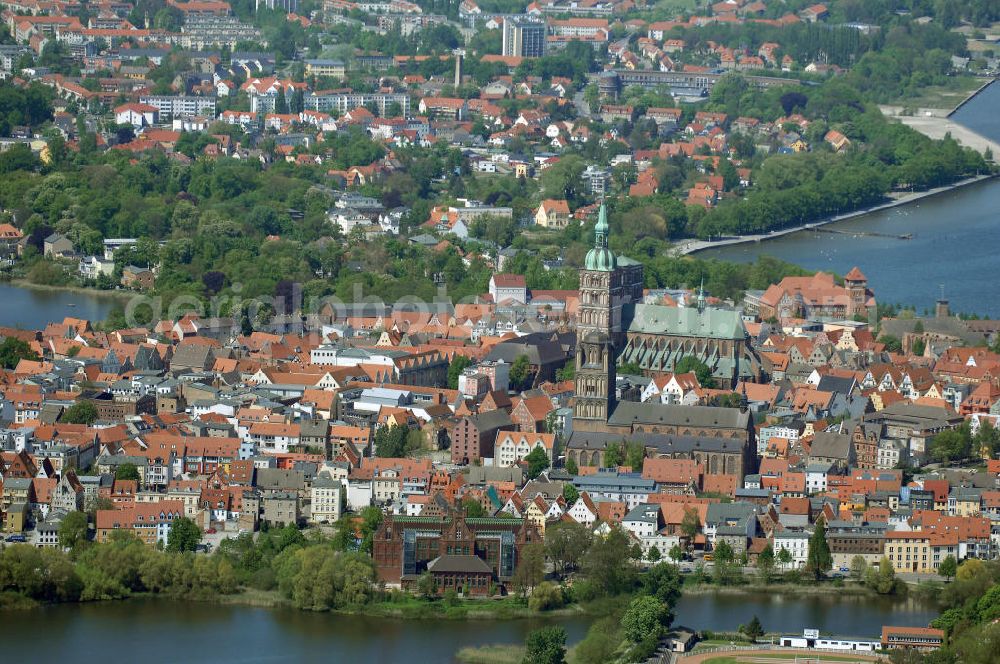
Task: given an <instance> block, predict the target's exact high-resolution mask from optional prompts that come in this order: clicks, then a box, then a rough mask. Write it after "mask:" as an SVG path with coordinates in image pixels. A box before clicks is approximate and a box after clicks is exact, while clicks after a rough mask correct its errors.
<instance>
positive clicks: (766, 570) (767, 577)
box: [757, 542, 775, 585]
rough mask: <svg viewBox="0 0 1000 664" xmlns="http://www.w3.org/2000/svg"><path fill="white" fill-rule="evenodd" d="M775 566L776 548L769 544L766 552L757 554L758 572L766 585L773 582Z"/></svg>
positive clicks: (765, 549)
mask: <svg viewBox="0 0 1000 664" xmlns="http://www.w3.org/2000/svg"><path fill="white" fill-rule="evenodd" d="M774 564H775V555H774V547H773V546H772V545H771V543H770V542H768V543H767V546H766V547H764V550H763V551H761V552H760V553H759V554H757V571H758V572H759V574H760V579H761V581H763V582H764V584H765V585H766V584H768V583H770V582H771V575H772V574H773V573H774Z"/></svg>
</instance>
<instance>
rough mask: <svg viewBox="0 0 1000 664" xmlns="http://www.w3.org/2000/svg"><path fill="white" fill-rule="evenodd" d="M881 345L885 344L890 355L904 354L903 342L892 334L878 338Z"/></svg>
mask: <svg viewBox="0 0 1000 664" xmlns="http://www.w3.org/2000/svg"><path fill="white" fill-rule="evenodd" d="M878 340H879V343H881V344H885V349H886V351H888V352H890V353H901V352H903V342H902V341H900V339H899V337H894V336H892V335H891V334H884V335H882V336H881V337H879V338H878Z"/></svg>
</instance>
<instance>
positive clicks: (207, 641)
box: [0, 594, 936, 664]
mask: <svg viewBox="0 0 1000 664" xmlns="http://www.w3.org/2000/svg"><path fill="white" fill-rule="evenodd" d="M676 613H677V619H676V621H675V622H676V624H679V625H685V626H688V627H692V628H694V629H714V630H735V629H736V628H737V627H738V626H739V625H740V624H743V623H746V622H749V621H750V619H751V618H752V617H753V616H754V615H757V616H758V617H759V618H760V620H761V623H762V624H763V625H764V627H765V629H768V630H771V631H784V632H801V630H802V629H803V628H806V627H815V628H818V629H820V630H823V631H824V632H831V633H835V634H840V635H847V636H877V635H878V634H879V633H880V631H881V626H882V625H883V624H892V625H910V626H926V625H927V623H928V622H929V621H930V620H931V619H933V617H934V616H935V615H936V614H935V612H934V611H933V610H932V609H931V608H930V607H928V606H927V605H924V604H920V603H918V602H914V601H909V600H901V601H900V600H897V601H894V600H890V599H884V598H879V599H872V598H855V597H842V596H821V597H790V598H783V597H781V596H780V595H773V594H749V595H747V594H741V595H716V594H700V595H689V596H685V597H683V598H682V599H681V601H680V602H679V604H678V606H677V611H676ZM589 620H590V619H589V618H585V617H571V618H558V619H551V620H506V621H483V620H480V621H461V622H456V621H449V620H438V621H402V620H392V619H378V618H366V617H360V616H343V615H336V614H330V613H308V612H304V611H296V610H293V609H262V608H254V607H245V606H228V605H226V606H223V605H214V604H199V603H183V602H173V601H167V600H137V601H130V602H107V603H97V604H81V605H65V606H53V607H46V608H43V609H38V610H35V611H20V612H19V611H11V612H7V613H0V661H5V662H27V661H33V662H56V661H74V662H75V663H76V664H105V662H107V661H109V660H110V661H116V660H118V659H122V658H124V657H126V656H127V657H128V658H129V659H134V660H136V661H141V662H142V663H143V664H160V663H164V664H165V663H173V662H177V663H194V662H197V663H201V662H205V663H209V662H212V663H217V662H223V663H226V662H233V663H236V662H240V663H243V662H350V663H352V664H361V663H362V662H363V663H366V664H367V663H382V662H386V663H394V662H404V661H406V662H414V663H421V664H422V663H427V664H434V663H438V662H441V663H448V662H452V661H454V655H455V653H456V652H457V651H458V650H459V649H460V648H462V647H465V646H478V645H485V644H491V643H518V644H519V643H523V641H524V637H525V636H526V635H527V633H528V632H529V631H531V630H532V629H536V628H537V627H539V626H543V625H547V624H558V625H562V626H563V627H565V629H566V633H567V636H568V640H569V642H570V643H571V644H572V643H576V642H577V641H579V640H580V639H581V638H583V635H584V634H585V633H586V630H587V627H588V625H589ZM126 654H127V655H126Z"/></svg>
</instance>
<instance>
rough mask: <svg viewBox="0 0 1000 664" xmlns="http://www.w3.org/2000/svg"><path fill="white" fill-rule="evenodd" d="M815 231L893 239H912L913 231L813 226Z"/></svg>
mask: <svg viewBox="0 0 1000 664" xmlns="http://www.w3.org/2000/svg"><path fill="white" fill-rule="evenodd" d="M813 230H814V231H815V232H817V233H833V234H835V235H853V236H857V237H887V238H892V239H894V240H912V239H913V233H899V234H897V233H876V232H875V231H845V230H841V229H839V228H822V227H820V228H814V229H813Z"/></svg>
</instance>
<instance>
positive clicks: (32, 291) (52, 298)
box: [0, 283, 121, 330]
mask: <svg viewBox="0 0 1000 664" xmlns="http://www.w3.org/2000/svg"><path fill="white" fill-rule="evenodd" d="M120 302H121V299H120V298H118V297H116V296H114V295H110V294H106V293H99V292H94V293H84V292H78V291H61V290H49V289H39V288H24V287H20V286H15V285H13V284H9V283H0V327H19V328H22V329H26V330H36V329H42V328H44V327H45V326H46V325H48V324H49V323H52V322H59V321H62V319H63V318H66V317H67V316H72V317H74V318H85V319H87V320H90V321H95V322H96V321H100V320H104V319H105V318H107V317H108V314H109V313H110V312H111V309H112V308H113V307H114V305H115V304H116V303H120Z"/></svg>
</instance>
